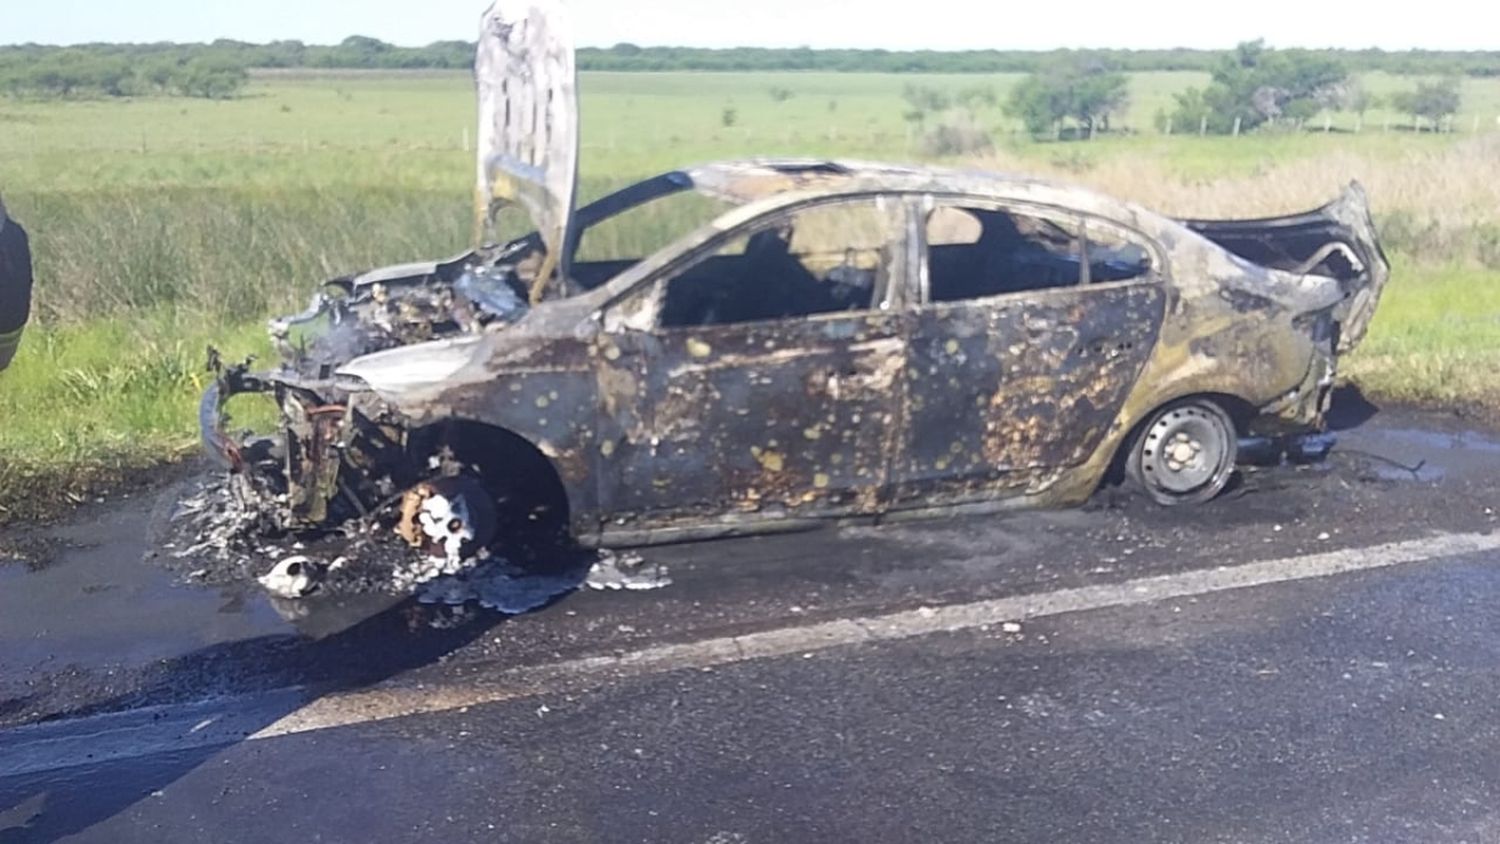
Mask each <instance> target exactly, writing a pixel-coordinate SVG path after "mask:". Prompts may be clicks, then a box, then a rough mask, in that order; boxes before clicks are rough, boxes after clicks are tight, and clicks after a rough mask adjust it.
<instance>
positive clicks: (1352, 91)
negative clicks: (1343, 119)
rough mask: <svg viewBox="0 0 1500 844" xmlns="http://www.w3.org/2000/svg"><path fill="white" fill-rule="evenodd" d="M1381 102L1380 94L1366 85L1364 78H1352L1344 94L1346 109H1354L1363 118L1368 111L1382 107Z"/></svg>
mask: <svg viewBox="0 0 1500 844" xmlns="http://www.w3.org/2000/svg"><path fill="white" fill-rule="evenodd" d="M1380 104H1381V97H1380V95H1379V94H1377V93H1375V92H1374V91H1371V90H1370V89H1369V88H1367V87H1365V83H1364V81H1363V80H1361V79H1352V80H1350V82H1349V87H1348V89H1347V90H1346V92H1345V96H1344V104H1343V105H1344V110H1345V111H1352V112H1354V113H1355V114H1357V115H1359V116H1360V117H1361V118H1363V117H1364V116H1365V114H1366V113H1367V112H1369V111H1371V110H1373V109H1377V108H1380Z"/></svg>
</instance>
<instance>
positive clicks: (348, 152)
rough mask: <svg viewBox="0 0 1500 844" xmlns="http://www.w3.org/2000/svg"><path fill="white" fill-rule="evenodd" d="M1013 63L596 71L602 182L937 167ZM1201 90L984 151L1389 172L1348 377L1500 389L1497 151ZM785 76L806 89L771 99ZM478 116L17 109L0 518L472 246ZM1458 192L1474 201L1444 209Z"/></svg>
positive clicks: (12, 118) (1301, 187) (385, 107)
mask: <svg viewBox="0 0 1500 844" xmlns="http://www.w3.org/2000/svg"><path fill="white" fill-rule="evenodd" d="M1017 78H1018V77H1016V76H1013V75H997V76H989V77H983V76H947V75H933V76H906V75H880V74H830V73H782V74H689V73H663V74H585V75H584V77H583V79H582V80H581V86H582V89H583V91H584V99H583V104H582V111H583V120H584V124H583V142H582V143H583V180H582V186H581V193H582V194H583V195H584V196H585V198H588V197H592V196H597V195H600V194H602V193H604V192H605V191H607V190H609V189H611V188H613V187H616V186H618V185H620V184H623V183H625V182H627V181H629V180H631V179H633V178H637V177H640V176H644V175H647V174H650V173H653V172H657V171H660V170H663V169H667V168H670V167H674V166H680V165H683V164H686V163H693V162H698V161H704V160H713V159H720V158H733V157H741V156H749V155H777V154H780V155H838V156H843V157H865V158H875V159H894V160H903V159H906V160H909V159H915V158H919V157H920V156H919V153H918V149H919V145H918V143H917V141H918V138H917V137H916V133H915V132H914V131H913V129H912V127H910V126H909V125H908V124H907V123H906V121H905V120H903V118H902V113H903V112H904V111H905V105H904V103H903V102H902V99H901V91H902V89H903V87H905V86H906V85H908V84H919V85H926V86H931V87H936V88H940V89H944V90H949V91H957V90H961V89H963V88H967V87H973V86H975V85H991V86H993V87H994V88H995V90H996V91H997V93H999V94H1000V95H1001V96H1002V98H1003V96H1004V93H1005V91H1006V90H1007V89H1008V87H1009V86H1010V85H1012V84H1014V82H1015V81H1016V79H1017ZM1203 81H1205V77H1203V76H1202V75H1200V74H1185V73H1153V74H1141V75H1138V76H1137V77H1136V78H1135V80H1134V82H1133V105H1132V108H1131V110H1130V112H1129V114H1128V115H1126V117H1125V119H1124V120H1123V121H1121V122H1117V125H1123V126H1125V127H1128V128H1133V129H1135V130H1137V131H1136V133H1135V134H1131V135H1120V136H1111V137H1107V138H1100V139H1098V140H1095V141H1093V142H1072V143H1050V142H1047V143H1037V142H1033V141H1031V140H1030V139H1028V138H1026V137H1024V136H1023V135H1021V134H1020V133H1018V132H1016V131H1015V126H1014V125H1013V121H1010V120H1009V119H1008V118H1006V117H1004V116H1003V115H1002V114H1001V113H1000V111H999V110H998V109H994V110H989V111H986V112H984V113H983V114H981V115H980V117H981V122H982V123H983V124H984V125H985V126H987V127H988V128H990V129H992V130H994V135H995V137H996V140H997V145H998V147H999V149H998V151H997V153H996V155H995V156H994V157H992V158H988V159H986V160H984V161H982V162H980V163H981V164H983V165H984V166H992V167H1003V168H1005V169H1012V170H1023V171H1039V172H1043V173H1047V174H1050V175H1054V176H1058V177H1062V178H1076V179H1078V180H1080V181H1084V182H1088V183H1091V184H1096V185H1098V186H1100V187H1102V188H1104V189H1107V190H1110V191H1112V192H1114V193H1117V194H1120V195H1123V196H1126V197H1127V198H1131V199H1136V200H1139V201H1142V202H1144V203H1146V204H1148V205H1154V206H1156V207H1163V208H1165V210H1169V211H1170V210H1174V209H1173V208H1172V207H1171V204H1172V203H1173V202H1176V201H1179V200H1182V201H1188V200H1192V201H1196V198H1197V197H1199V196H1200V195H1202V196H1206V197H1209V198H1213V196H1214V195H1215V193H1216V192H1217V193H1218V194H1219V198H1220V199H1223V200H1225V201H1224V202H1221V203H1219V204H1221V205H1228V206H1230V207H1239V204H1240V200H1241V199H1244V200H1245V201H1246V202H1245V206H1246V208H1249V207H1251V206H1253V207H1254V210H1255V211H1257V212H1260V211H1264V210H1267V207H1268V206H1274V207H1276V208H1282V207H1283V206H1294V205H1295V203H1300V202H1305V201H1308V200H1309V199H1310V198H1311V196H1304V195H1303V194H1304V193H1307V190H1306V187H1305V183H1306V182H1308V181H1313V180H1321V179H1322V178H1323V175H1317V177H1316V179H1314V178H1312V177H1310V175H1309V174H1310V173H1311V174H1314V175H1316V174H1324V175H1326V176H1327V178H1328V180H1329V184H1328V186H1327V189H1329V190H1331V188H1332V187H1333V184H1334V181H1335V179H1334V177H1333V175H1332V172H1331V171H1332V169H1335V168H1334V165H1336V166H1337V168H1336V169H1338V170H1339V174H1340V176H1339V177H1340V178H1347V177H1348V176H1351V175H1358V176H1360V177H1361V178H1364V177H1365V176H1367V175H1372V176H1376V177H1382V178H1376V179H1375V182H1376V184H1377V186H1380V187H1382V188H1383V189H1384V190H1385V193H1384V194H1381V193H1378V192H1377V194H1376V196H1375V202H1376V206H1377V210H1378V211H1379V212H1380V213H1381V215H1382V219H1383V220H1387V221H1389V222H1390V224H1391V235H1392V238H1391V241H1392V243H1393V244H1395V245H1399V246H1400V248H1401V250H1403V251H1404V252H1405V253H1407V255H1408V256H1409V257H1407V258H1404V259H1403V260H1401V261H1400V262H1399V264H1398V268H1397V273H1396V277H1395V281H1394V282H1393V283H1392V286H1391V289H1390V293H1389V296H1388V298H1387V300H1386V302H1385V303H1384V305H1383V306H1382V308H1381V311H1380V313H1379V315H1378V317H1377V320H1376V323H1375V325H1374V327H1373V329H1372V331H1371V335H1370V338H1369V340H1368V342H1367V344H1366V345H1365V346H1364V347H1363V348H1362V349H1361V350H1360V351H1359V353H1358V354H1357V355H1356V356H1354V358H1353V359H1352V360H1350V361H1349V366H1348V369H1349V371H1350V372H1351V373H1352V374H1353V375H1354V376H1355V377H1357V378H1358V379H1359V380H1360V381H1361V382H1362V383H1363V384H1365V385H1366V386H1367V387H1368V388H1370V389H1371V390H1372V391H1373V392H1374V393H1375V394H1376V395H1384V396H1387V397H1395V398H1401V399H1410V400H1437V401H1452V402H1457V401H1468V400H1473V399H1474V398H1475V397H1485V400H1487V401H1491V402H1493V403H1495V404H1500V398H1497V397H1500V352H1497V350H1500V317H1497V315H1500V292H1497V291H1500V284H1496V283H1495V282H1496V281H1497V279H1496V278H1495V273H1493V272H1492V271H1490V270H1489V269H1486V267H1493V266H1497V265H1500V234H1497V233H1500V187H1496V185H1497V184H1500V173H1496V172H1495V170H1493V169H1489V170H1486V169H1484V168H1487V167H1489V168H1493V167H1494V165H1493V164H1491V163H1490V162H1493V161H1494V160H1495V159H1496V157H1497V156H1496V151H1497V148H1496V146H1495V145H1493V144H1491V145H1490V146H1479V147H1473V148H1469V147H1466V146H1465V145H1466V144H1469V145H1470V146H1472V143H1471V142H1470V141H1469V138H1470V136H1469V135H1468V134H1467V133H1460V134H1456V135H1433V134H1422V135H1414V134H1412V133H1410V132H1401V131H1390V132H1382V131H1380V130H1379V127H1380V126H1381V125H1382V123H1383V122H1384V120H1385V115H1383V114H1381V113H1379V112H1373V113H1371V114H1370V115H1367V116H1366V118H1365V131H1364V132H1362V133H1360V134H1357V135H1356V134H1353V133H1352V132H1350V131H1344V132H1333V133H1329V134H1324V133H1322V132H1307V133H1286V134H1268V135H1257V136H1247V137H1242V138H1199V137H1196V136H1192V135H1187V136H1184V135H1181V134H1178V135H1174V136H1172V137H1170V138H1168V137H1162V136H1160V135H1159V134H1157V133H1156V132H1155V130H1154V129H1151V128H1150V127H1151V126H1152V121H1153V117H1154V115H1155V114H1156V113H1157V112H1158V111H1159V110H1163V109H1168V108H1170V105H1171V98H1172V94H1173V93H1175V92H1176V91H1179V90H1181V89H1182V88H1185V87H1187V86H1188V85H1192V84H1202V83H1203ZM1367 84H1368V85H1369V86H1370V87H1371V88H1372V89H1373V90H1376V91H1389V90H1394V89H1397V88H1401V87H1407V86H1409V85H1410V84H1411V82H1410V81H1409V80H1401V79H1395V78H1390V77H1381V76H1372V77H1370V78H1368V79H1367ZM776 87H781V88H786V89H788V90H790V91H791V92H792V96H791V97H790V98H789V99H786V100H785V101H783V102H778V101H776V100H775V99H774V98H773V97H772V96H771V95H770V91H771V89H772V88H776ZM1465 95H1466V112H1465V114H1464V115H1462V116H1461V117H1460V118H1459V120H1458V121H1457V125H1458V128H1460V129H1462V130H1468V129H1471V128H1472V123H1473V118H1474V117H1476V116H1477V117H1479V118H1480V125H1481V128H1482V129H1485V130H1487V131H1488V132H1490V133H1491V134H1490V135H1489V137H1496V138H1500V133H1496V132H1495V131H1494V130H1495V129H1496V127H1495V115H1497V114H1500V80H1485V81H1477V80H1470V81H1467V82H1466V83H1465ZM473 108H474V106H473V96H472V93H471V87H470V83H469V81H468V79H467V77H466V76H465V75H463V74H449V73H417V74H396V73H373V74H372V73H325V74H317V73H289V74H267V75H260V76H258V77H257V78H256V80H255V81H254V83H253V84H252V85H251V87H250V89H249V91H248V93H247V95H246V96H245V97H242V98H240V99H237V100H233V101H228V102H211V101H202V100H185V99H172V98H161V99H141V100H128V101H84V102H64V103H34V102H15V101H8V100H0V193H3V194H4V196H5V200H6V203H7V205H8V206H9V208H10V209H11V211H12V213H13V214H14V215H15V216H16V217H17V218H18V219H20V220H22V221H24V222H25V223H27V224H28V226H29V228H30V229H31V230H32V232H33V247H34V250H35V253H36V264H37V277H38V284H37V302H36V304H37V319H36V321H35V322H34V324H33V325H32V327H31V328H30V329H28V333H27V335H26V337H25V339H24V341H23V343H22V348H21V354H20V356H19V357H18V359H17V361H16V362H15V364H14V365H13V366H12V368H11V369H10V370H9V371H7V372H6V373H4V374H0V522H4V521H6V520H7V518H14V517H16V516H17V515H20V514H24V513H25V512H26V511H25V510H23V509H21V506H20V503H22V502H25V501H28V500H31V499H33V498H35V497H36V496H35V494H34V490H36V489H39V488H41V489H47V490H52V489H59V490H64V491H68V492H71V493H73V494H84V493H86V492H87V490H89V489H91V488H93V487H94V486H96V485H98V484H99V483H100V482H102V481H107V480H109V479H113V478H119V477H121V476H122V475H124V474H127V473H128V472H129V471H131V470H132V469H135V468H139V467H143V466H149V465H152V464H153V463H156V462H158V461H160V460H163V459H169V458H171V457H174V456H177V455H181V454H185V453H188V452H190V451H191V450H192V449H193V448H194V444H195V440H196V424H195V402H196V399H197V394H198V392H199V390H200V389H201V388H202V386H203V379H204V377H205V373H204V372H203V370H202V364H203V356H204V350H205V347H206V346H207V345H209V344H210V343H213V344H216V345H218V346H220V347H221V348H223V349H224V350H225V352H226V354H227V355H229V356H231V357H232V356H234V355H240V354H246V353H250V352H252V351H261V352H264V351H265V348H264V344H265V340H264V333H263V331H262V328H261V326H262V325H263V321H264V319H265V318H266V317H268V316H270V315H273V314H276V313H281V312H285V311H287V310H288V309H291V308H294V307H298V306H300V305H301V304H303V303H304V302H305V300H306V297H307V296H308V294H309V293H310V291H311V290H312V289H313V287H314V286H315V284H316V283H317V282H318V281H320V280H322V279H323V278H326V277H329V276H331V275H335V274H339V273H343V272H347V271H350V270H356V269H360V268H364V267H369V266H374V265H379V264H383V263H390V262H396V261H403V260H410V259H414V258H419V257H433V256H440V255H446V254H451V253H453V252H455V251H457V250H459V249H462V248H463V247H464V246H465V245H466V242H467V237H468V232H469V220H468V208H469V195H470V190H471V185H472V181H471V180H472V172H473V158H472V153H471V152H466V151H465V149H464V144H465V142H466V141H468V142H472V134H471V133H472V125H473V122H474V118H473ZM725 109H733V110H734V112H735V117H736V119H735V121H734V125H733V126H725V125H723V119H722V117H723V112H724V110H725ZM1353 119H1354V118H1353V117H1351V116H1341V117H1340V118H1339V119H1338V122H1337V123H1336V125H1337V126H1339V127H1340V128H1343V129H1346V130H1350V129H1352V128H1353ZM1455 151H1459V152H1455ZM1454 155H1458V156H1459V157H1457V158H1452V159H1451V160H1448V159H1445V158H1444V156H1450V157H1451V156H1454ZM1445 160H1446V161H1447V164H1446V165H1445V166H1446V170H1445V171H1444V172H1446V173H1447V174H1448V176H1447V177H1446V179H1447V180H1448V181H1446V182H1443V183H1442V184H1441V185H1438V186H1436V187H1432V188H1430V189H1429V188H1428V187H1427V183H1428V182H1430V181H1434V180H1432V179H1428V178H1426V177H1424V176H1423V173H1425V172H1426V171H1425V170H1424V169H1423V168H1425V167H1427V166H1428V164H1427V162H1442V161H1445ZM1323 162H1329V163H1330V164H1329V166H1328V167H1325V166H1324V163H1323ZM1299 168H1300V169H1299ZM1325 171H1327V172H1326V173H1325ZM1481 171H1482V172H1481ZM1492 177H1493V178H1492ZM1460 189H1462V190H1463V191H1464V192H1465V197H1466V198H1465V199H1464V202H1463V207H1462V208H1458V207H1456V206H1455V205H1454V204H1453V202H1452V201H1450V200H1449V199H1448V197H1450V196H1452V195H1453V192H1454V191H1457V190H1460ZM1231 191H1232V193H1228V192H1231ZM1324 192H1325V188H1324V187H1323V186H1321V185H1319V186H1318V187H1317V192H1316V196H1318V197H1319V198H1321V197H1322V195H1323V193H1324ZM1184 193H1186V194H1188V195H1189V197H1188V200H1183V197H1182V196H1180V195H1179V194H1184ZM1177 210H1183V209H1177ZM1283 210H1284V209H1283ZM54 500H55V496H54ZM3 508H9V509H8V510H7V509H3Z"/></svg>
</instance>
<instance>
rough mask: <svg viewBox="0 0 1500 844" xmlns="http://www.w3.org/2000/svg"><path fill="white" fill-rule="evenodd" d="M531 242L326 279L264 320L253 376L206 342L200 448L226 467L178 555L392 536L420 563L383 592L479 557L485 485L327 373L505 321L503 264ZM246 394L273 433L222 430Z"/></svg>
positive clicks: (517, 313) (507, 291)
mask: <svg viewBox="0 0 1500 844" xmlns="http://www.w3.org/2000/svg"><path fill="white" fill-rule="evenodd" d="M532 246H533V244H530V243H529V242H526V241H522V242H517V243H515V244H512V245H510V246H508V247H506V248H504V249H500V250H497V251H496V252H495V254H493V255H485V254H482V253H477V252H470V253H465V254H464V255H461V256H458V257H456V258H454V259H451V260H448V261H440V262H433V263H427V264H410V265H402V266H396V267H389V268H384V269H380V270H374V271H371V272H367V273H363V274H358V275H352V276H345V277H341V278H337V279H333V280H331V281H329V282H327V283H326V284H325V285H324V287H323V289H322V290H321V291H320V292H318V293H317V294H316V295H315V296H314V298H313V300H312V302H311V304H310V305H309V307H308V308H307V309H306V310H304V311H303V312H301V313H299V314H296V315H293V316H289V317H283V318H278V319H275V320H272V321H271V322H270V324H269V327H268V328H269V333H270V336H271V339H272V342H273V344H274V346H275V347H276V349H277V351H278V353H279V357H280V360H279V362H278V365H277V366H276V367H275V368H273V369H269V370H264V371H257V370H256V369H255V368H254V365H255V361H254V360H253V359H251V360H246V361H243V362H241V363H237V364H232V365H226V364H225V363H224V362H223V360H222V359H221V357H220V355H219V354H218V352H217V351H215V350H212V349H210V351H209V362H208V367H209V369H210V371H212V372H213V374H214V376H215V380H214V383H213V385H212V386H211V387H210V388H209V389H208V390H207V391H206V392H205V393H204V396H203V398H202V402H201V405H200V408H199V416H200V420H199V421H200V426H201V429H202V431H203V436H204V440H205V446H206V447H207V451H208V453H209V454H210V455H212V456H214V457H215V458H216V459H217V462H218V463H219V464H220V466H221V467H222V468H223V469H224V470H226V471H225V473H224V475H223V476H222V479H221V480H220V481H219V484H218V486H217V487H216V488H215V489H213V490H211V492H210V493H209V494H207V495H205V496H203V497H204V498H205V499H207V498H215V499H218V500H216V501H214V502H213V503H212V504H209V503H206V502H204V501H200V502H198V503H197V504H196V505H195V506H193V507H190V508H189V509H190V510H192V511H193V515H194V517H195V521H196V527H197V529H198V530H199V532H200V534H201V537H202V538H201V539H200V541H198V542H195V543H191V544H189V545H188V546H187V547H188V550H189V551H191V552H193V553H199V554H201V553H204V552H212V553H214V554H217V555H218V556H220V557H225V556H230V555H235V554H246V553H250V552H252V551H257V550H263V549H264V541H265V540H266V538H268V537H269V538H272V539H274V540H284V541H285V542H286V543H289V544H291V545H292V546H293V547H301V546H304V545H305V544H307V543H318V542H320V541H322V540H324V539H327V538H329V537H338V538H340V539H342V540H345V541H348V540H353V539H357V538H360V537H363V538H364V540H365V544H366V545H367V546H369V545H382V544H387V543H386V541H387V540H390V539H391V538H392V537H398V538H399V539H400V540H402V541H403V543H404V545H406V546H408V547H409V548H410V549H413V550H415V551H416V552H418V555H419V556H420V557H421V558H422V559H424V560H426V561H427V564H426V565H425V566H416V567H414V568H413V567H411V566H408V567H407V568H408V570H409V573H408V574H407V575H405V576H399V575H398V576H397V577H396V578H395V580H394V585H395V586H396V587H397V588H407V587H410V586H411V585H414V584H415V583H420V582H423V581H426V580H430V579H432V578H435V577H438V576H442V575H453V574H457V573H459V572H460V571H462V570H464V569H467V568H470V567H472V565H473V564H474V563H475V562H476V561H480V560H482V559H483V558H484V556H485V555H486V554H485V552H486V549H487V546H488V544H489V543H490V541H491V539H492V538H493V536H494V533H495V531H496V528H497V519H496V516H495V513H494V494H493V491H492V490H487V489H484V488H483V487H482V486H481V485H480V484H479V482H478V481H477V480H476V479H475V473H474V472H472V471H469V469H471V468H472V467H467V466H465V465H464V464H463V463H462V461H461V460H460V459H459V458H458V457H457V456H455V454H454V453H453V452H452V451H451V450H450V449H448V448H446V447H445V445H444V443H443V442H442V441H441V437H442V433H441V431H440V430H436V429H415V430H414V429H412V428H411V427H410V426H409V425H408V424H407V422H406V420H404V419H402V418H401V417H400V416H399V414H396V413H395V412H394V411H392V410H391V409H390V408H388V407H387V406H386V405H385V404H384V403H383V402H382V401H381V400H380V399H379V397H378V396H377V395H375V394H374V393H373V392H372V391H371V390H370V389H369V388H368V385H366V384H364V383H362V382H360V380H359V379H357V378H354V377H352V376H347V375H343V374H340V373H339V371H338V370H339V369H340V367H341V366H343V365H344V364H347V363H348V362H350V361H352V360H355V359H357V358H360V357H362V356H365V355H370V354H375V353H378V352H382V351H386V350H390V349H395V348H400V347H404V346H410V345H413V344H419V343H424V342H428V341H432V340H442V339H448V338H454V337H459V336H463V335H473V334H478V333H479V332H482V331H485V330H487V329H490V328H492V327H500V326H504V325H506V324H508V323H510V322H512V321H514V320H516V319H519V318H520V317H521V316H523V315H524V314H525V313H526V312H527V310H528V305H527V304H526V301H525V299H524V298H523V296H524V293H525V286H524V282H523V280H522V277H521V275H520V273H519V271H518V261H517V260H516V259H517V258H518V257H521V256H525V255H528V254H532V253H534V251H535V250H534V249H533V248H532ZM246 394H259V395H263V396H266V397H268V398H269V399H270V400H271V401H272V402H273V403H274V405H275V408H276V411H277V415H278V416H279V430H277V431H276V432H274V433H260V434H257V433H255V432H252V431H233V432H231V430H230V428H231V426H232V425H233V420H232V418H231V415H230V413H229V412H228V405H229V402H230V401H231V400H232V399H233V398H235V397H236V396H240V395H246ZM371 537H379V539H378V541H372V540H370V538H371ZM365 550H366V551H368V550H371V549H370V548H368V547H367V548H365Z"/></svg>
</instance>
